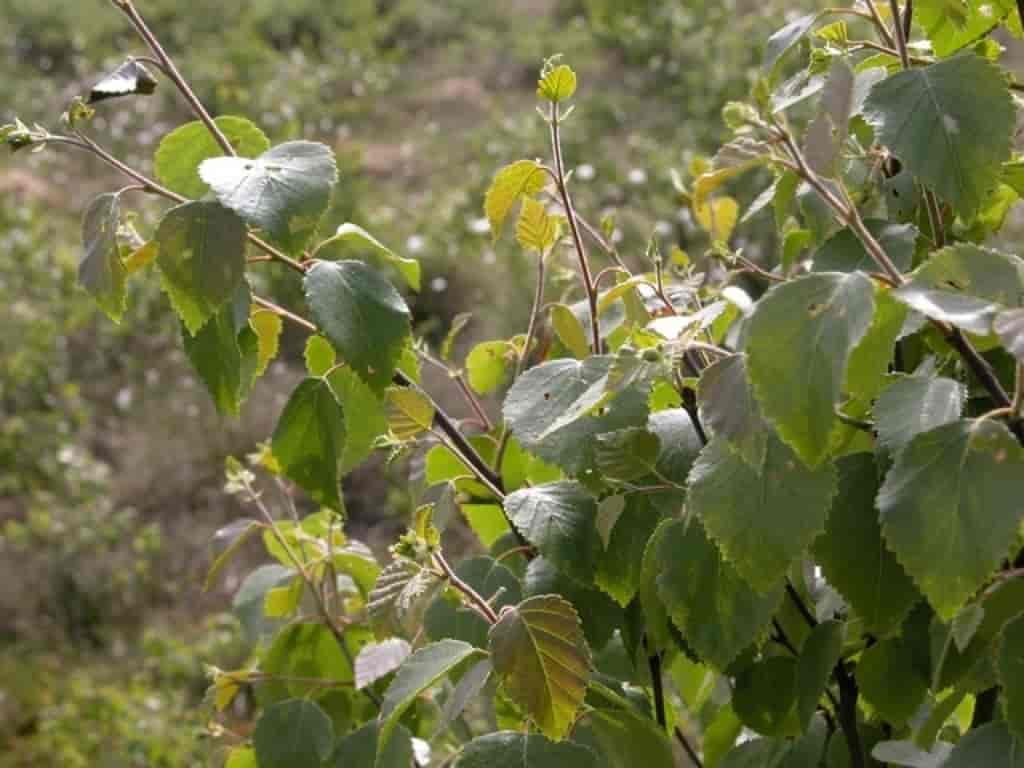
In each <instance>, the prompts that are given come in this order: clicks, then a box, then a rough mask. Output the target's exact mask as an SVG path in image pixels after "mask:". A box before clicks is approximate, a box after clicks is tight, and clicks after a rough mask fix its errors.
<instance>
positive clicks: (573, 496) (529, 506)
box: [505, 482, 601, 583]
mask: <svg viewBox="0 0 1024 768" xmlns="http://www.w3.org/2000/svg"><path fill="white" fill-rule="evenodd" d="M505 512H506V513H507V514H508V516H509V519H510V520H511V521H512V524H513V525H514V526H515V527H516V529H517V530H518V531H519V532H520V533H521V534H522V535H523V536H524V537H525V538H526V540H527V541H529V542H530V543H531V544H533V545H534V546H535V547H537V549H538V550H540V553H541V554H542V555H544V556H545V557H546V558H548V559H549V560H550V561H551V562H552V563H554V565H555V566H556V567H558V568H559V570H562V571H564V572H565V573H566V574H567V575H568V576H571V577H572V578H575V579H578V580H579V581H581V582H583V583H587V582H589V581H590V580H591V579H592V578H593V577H594V569H595V567H596V561H597V555H598V552H599V550H600V547H601V542H600V540H599V539H598V536H597V527H596V518H597V501H596V500H595V499H594V497H593V496H591V495H590V494H589V493H588V492H587V490H586V489H585V488H584V487H583V486H582V485H580V484H579V483H576V482H558V483H548V484H546V485H538V486H535V487H533V488H524V489H522V490H519V491H516V492H515V493H512V494H509V495H508V496H506V497H505Z"/></svg>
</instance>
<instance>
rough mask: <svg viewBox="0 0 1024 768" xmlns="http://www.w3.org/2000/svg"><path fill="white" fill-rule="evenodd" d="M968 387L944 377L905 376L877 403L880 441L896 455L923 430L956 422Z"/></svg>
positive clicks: (876, 419) (886, 391) (876, 422)
mask: <svg viewBox="0 0 1024 768" xmlns="http://www.w3.org/2000/svg"><path fill="white" fill-rule="evenodd" d="M966 402H967V389H966V387H964V386H963V385H962V384H960V383H959V382H957V381H954V380H953V379H946V378H943V377H941V376H934V377H933V376H921V375H917V376H906V377H902V378H899V379H897V380H896V381H894V382H893V383H892V384H890V385H889V386H888V387H886V389H885V390H884V391H883V392H882V394H881V395H880V396H879V398H878V400H877V401H876V402H875V407H874V416H875V424H876V425H877V429H878V442H879V444H880V445H881V446H882V447H883V448H885V449H886V450H887V451H889V453H890V454H891V455H893V456H895V455H896V454H897V453H899V452H900V451H901V450H903V448H904V447H906V445H907V443H909V442H910V441H911V440H913V439H914V438H915V437H917V436H918V435H919V434H921V433H922V432H928V431H930V430H933V429H937V428H938V427H941V426H943V425H944V424H950V423H952V422H954V421H957V420H958V419H959V418H960V416H961V414H962V413H963V409H964V404H965V403H966Z"/></svg>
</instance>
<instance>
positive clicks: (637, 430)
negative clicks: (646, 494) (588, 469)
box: [595, 427, 661, 482]
mask: <svg viewBox="0 0 1024 768" xmlns="http://www.w3.org/2000/svg"><path fill="white" fill-rule="evenodd" d="M660 447H661V443H660V441H659V440H658V436H657V435H656V434H654V433H653V432H649V431H647V430H646V429H644V428H641V427H630V428H628V429H620V430H618V431H616V432H608V433H606V434H602V435H598V436H597V446H596V454H595V456H596V459H597V469H598V471H599V472H601V474H602V475H604V476H605V478H606V479H607V480H610V481H612V482H629V481H631V480H639V479H640V478H642V477H646V476H648V475H651V474H653V473H654V470H655V464H656V463H657V461H658V453H659V452H660Z"/></svg>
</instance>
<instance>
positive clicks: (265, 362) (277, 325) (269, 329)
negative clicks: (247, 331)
mask: <svg viewBox="0 0 1024 768" xmlns="http://www.w3.org/2000/svg"><path fill="white" fill-rule="evenodd" d="M249 325H250V327H251V328H252V330H253V331H254V332H255V334H256V340H257V344H256V350H257V365H256V376H257V377H259V376H262V375H263V374H264V373H266V371H267V366H269V365H270V363H271V362H273V360H274V358H276V357H277V353H278V351H279V350H280V348H281V333H282V332H283V331H284V321H283V320H281V316H280V315H278V314H277V313H275V312H270V311H268V310H265V309H260V310H257V311H255V312H253V313H252V315H251V316H250V317H249Z"/></svg>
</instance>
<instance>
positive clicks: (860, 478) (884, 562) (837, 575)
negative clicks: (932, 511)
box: [814, 453, 920, 637]
mask: <svg viewBox="0 0 1024 768" xmlns="http://www.w3.org/2000/svg"><path fill="white" fill-rule="evenodd" d="M836 467H837V469H838V471H839V491H838V493H836V495H835V497H834V499H833V502H832V508H831V510H829V513H828V518H827V520H826V523H825V532H824V533H823V534H822V535H821V536H819V537H818V539H817V541H815V543H814V556H815V559H816V560H817V562H818V564H819V565H820V566H821V569H822V572H823V573H824V575H825V578H826V580H827V581H828V583H829V584H830V585H832V586H833V587H835V588H836V589H837V590H839V592H840V594H842V596H843V597H844V598H845V599H846V600H847V601H848V602H849V603H850V605H852V606H853V608H854V610H855V611H856V612H857V615H858V616H860V617H861V618H862V619H863V620H864V627H865V630H866V631H868V632H871V633H873V634H875V635H877V636H880V637H885V636H887V635H888V634H890V633H891V632H893V631H895V630H897V629H898V628H899V627H900V625H901V624H902V622H903V619H904V617H905V616H906V615H907V613H908V612H909V611H910V609H911V607H912V606H913V605H914V603H916V602H917V601H918V600H919V599H920V594H919V593H918V591H917V589H916V588H915V587H914V584H913V582H911V580H910V577H909V576H907V574H906V572H905V571H904V570H903V567H902V566H901V565H900V564H899V563H898V562H897V561H896V558H895V557H894V556H893V554H892V553H891V552H890V551H889V550H888V549H887V548H886V546H885V542H884V541H883V539H882V528H881V525H880V524H879V521H878V512H877V511H876V510H875V497H876V496H877V493H878V486H879V480H878V470H877V468H876V467H875V461H874V458H873V457H872V456H871V455H870V454H866V453H865V454H854V455H852V456H845V457H843V458H842V459H840V460H839V461H838V462H836Z"/></svg>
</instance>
